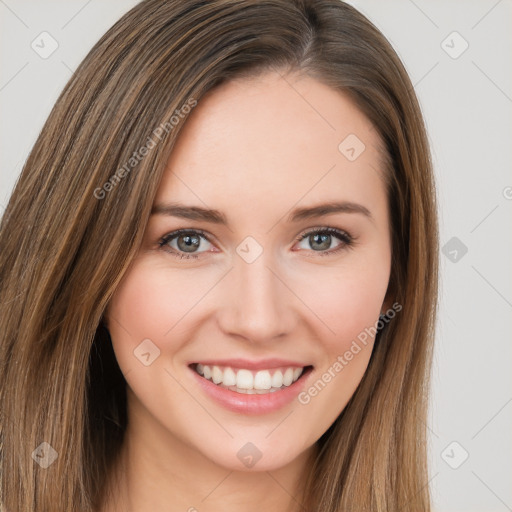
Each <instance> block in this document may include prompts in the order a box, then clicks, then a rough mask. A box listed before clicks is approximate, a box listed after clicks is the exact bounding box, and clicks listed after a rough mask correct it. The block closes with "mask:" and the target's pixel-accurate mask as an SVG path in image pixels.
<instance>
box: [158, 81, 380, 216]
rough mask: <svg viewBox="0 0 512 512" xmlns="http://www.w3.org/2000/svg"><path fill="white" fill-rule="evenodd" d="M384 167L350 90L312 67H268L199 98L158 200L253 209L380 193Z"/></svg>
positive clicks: (372, 132)
mask: <svg viewBox="0 0 512 512" xmlns="http://www.w3.org/2000/svg"><path fill="white" fill-rule="evenodd" d="M347 149H348V150H349V152H348V153H347ZM352 149H353V151H352ZM354 156H355V157H356V158H354ZM383 173H384V169H383V168H382V159H381V152H380V140H379V137H378V134H377V132H376V130H375V129H374V127H373V126H372V124H371V123H370V122H369V121H368V120H367V118H366V117H365V116H364V115H363V114H362V113H361V112H360V111H359V110H358V109H357V108H356V106H355V105H354V104H353V103H352V102H351V101H350V100H349V98H348V97H347V96H346V95H344V94H343V93H342V92H340V91H336V90H334V89H332V88H330V87H328V86H326V85H324V84H323V83H321V82H319V81H317V80H315V79H313V78H311V77H308V76H304V75H297V74H288V75H283V76H281V75H280V74H278V73H275V72H268V73H265V74H262V75H260V76H258V77H255V78H250V79H240V80H232V81H229V82H226V83H224V84H222V85H221V86H220V87H217V88H216V89H214V90H212V91H210V92H209V93H208V94H207V95H206V96H204V97H203V98H201V100H200V101H199V103H198V105H197V106H196V107H195V109H194V110H193V111H192V112H191V114H190V116H189V117H188V119H187V121H186V124H185V125H184V127H183V129H182V131H181V133H180V135H179V138H178V140H177V142H176V145H175V147H174V149H173V152H172V154H171V157H170V159H169V162H168V166H167V170H166V173H165V174H164V177H163V179H162V182H161V184H160V188H159V191H158V193H157V197H156V199H155V203H158V202H159V201H165V200H173V201H176V200H183V201H185V200H187V201H188V202H189V203H190V202H194V203H195V204H201V203H202V205H203V206H204V205H205V204H208V205H209V206H216V207H217V206H222V207H224V206H225V209H226V210H229V204H231V207H232V208H234V207H237V206H238V207H240V208H242V209H243V208H244V207H248V208H250V209H252V210H253V211H254V208H255V207H256V206H257V205H259V206H261V207H265V206H267V207H271V205H272V203H274V202H276V203H277V204H280V205H281V209H286V207H288V208H290V207H292V206H293V205H294V204H296V203H297V202H304V203H307V204H310V203H314V202H318V201H324V200H333V201H334V200H338V199H340V195H341V196H346V197H344V199H350V200H363V199H364V197H365V196H366V197H367V196H368V194H369V193H370V195H371V192H372V190H373V191H374V194H376V193H381V194H382V190H379V189H383V186H384V181H383ZM227 200H229V201H230V203H229V202H226V201H227Z"/></svg>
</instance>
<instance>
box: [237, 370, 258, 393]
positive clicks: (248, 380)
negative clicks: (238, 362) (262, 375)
mask: <svg viewBox="0 0 512 512" xmlns="http://www.w3.org/2000/svg"><path fill="white" fill-rule="evenodd" d="M236 387H237V388H240V389H253V387H254V377H253V376H252V373H251V372H250V371H249V370H238V372H237V374H236Z"/></svg>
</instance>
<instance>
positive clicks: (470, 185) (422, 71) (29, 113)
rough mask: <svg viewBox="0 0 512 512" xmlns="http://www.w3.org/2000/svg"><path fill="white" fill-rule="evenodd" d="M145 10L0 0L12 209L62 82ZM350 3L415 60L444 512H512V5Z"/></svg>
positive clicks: (1, 131)
mask: <svg viewBox="0 0 512 512" xmlns="http://www.w3.org/2000/svg"><path fill="white" fill-rule="evenodd" d="M136 3H137V2H136V0H115V1H114V0H109V1H108V2H107V1H103V2H102V1H100V0H89V1H87V0H67V1H63V0H60V1H55V0H54V1H44V2H43V1H41V0H38V1H26V0H0V44H1V47H0V48H1V49H0V59H1V60H0V63H1V65H0V109H1V119H2V122H1V125H0V154H1V167H0V169H1V171H0V214H1V212H2V211H3V208H4V207H5V205H6V204H7V201H8V197H9V195H10V192H11V190H12V187H13V185H14V182H15V180H16V178H17V176H18V174H19V173H20V171H21V168H22V165H23V163H24V161H25V159H26V157H27V155H28V152H29V150H30V148H31V146H32V145H33V143H34V142H35V139H36V137H37V135H38V133H39V130H40V129H41V127H42V124H43V122H44V120H45V119H46V117H47V115H48V113H49V111H50V109H51V107H52V105H53V104H54V102H55V100H56V98H57V95H58V94H59V92H60V91H61V89H62V87H63V86H64V84H65V83H66V81H67V80H68V79H69V78H70V76H71V74H72V73H73V70H74V69H75V68H76V66H77V65H78V64H79V62H80V61H81V60H82V59H83V58H84V57H85V55H86V54H87V52H88V51H89V49H90V48H91V47H92V45H93V44H94V43H95V42H96V41H97V40H98V38H99V37H100V36H101V35H102V34H103V33H104V32H105V31H106V30H107V29H108V28H109V27H110V26H111V25H112V24H113V23H114V22H115V21H116V20H117V19H118V18H119V17H120V16H121V15H122V14H123V13H124V12H126V11H127V10H129V8H131V7H132V6H133V5H135V4H136ZM350 3H352V4H353V5H355V6H356V7H357V8H358V9H359V10H361V11H362V12H363V13H364V14H366V15H367V16H368V17H369V18H370V19H371V20H372V21H373V22H374V23H375V24H376V25H377V26H378V27H379V28H380V29H381V30H382V31H383V33H384V34H385V35H386V36H387V37H388V39H389V40H390V41H391V42H392V44H393V45H394V47H395V49H396V50H397V52H398V54H399V55H400V56H401V58H402V60H403V61H404V63H405V65H406V67H407V69H408V71H409V73H410V76H411V78H412V82H413V83H414V85H415V89H416V91H417V94H418V96H419V98H420V102H421V105H422V109H423V111H424V115H425V118H426V121H427V126H428V130H429V134H430V139H431V143H432V153H433V158H434V164H435V170H436V176H437V183H438V195H439V203H440V205H439V207H440V223H441V245H442V246H443V247H445V248H444V250H443V253H442V254H441V265H442V269H441V270H442V276H441V277H442V282H441V296H440V314H439V323H438V329H437V331H438V334H437V347H436V353H435V367H434V376H433V390H432V391H433V393H432V407H431V411H430V421H429V425H428V427H429V432H430V443H431V444H430V459H431V474H430V480H429V485H430V486H431V489H432V494H433V498H434V510H435V511H437V512H448V511H449V512H455V511H464V512H473V511H479V512H480V511H482V512H483V511H485V512H502V511H506V510H511V511H512V485H511V484H512V480H511V477H512V460H511V455H512V440H511V432H512V428H511V427H512V386H511V380H512V377H511V374H512V372H511V352H512V349H511V343H510V341H511V339H510V326H511V322H510V320H511V317H512V276H511V274H512V272H511V262H512V257H511V253H512V251H511V245H512V243H511V237H510V233H512V229H511V228H512V226H511V225H512V216H511V209H512V173H511V160H512V158H511V149H510V148H511V142H512V115H511V114H512V68H511V64H510V63H511V62H512V35H511V34H512V30H511V29H512V23H511V22H512V1H510V0H500V1H497V0H478V1H477V0H473V1H464V2H461V1H460V0H451V1H440V0H437V1H432V0H431V1H427V0H414V1H413V0H394V1H383V0H380V1H379V0H351V2H350ZM43 31H47V32H49V33H50V34H51V36H52V37H53V38H54V39H55V40H56V41H57V42H58V45H59V46H58V48H57V50H56V51H55V52H54V53H53V54H52V55H51V56H49V57H48V58H47V59H43V58H41V57H40V56H39V55H38V54H37V53H36V52H35V51H34V50H33V49H32V48H31V43H32V41H34V40H35V44H39V46H40V47H42V46H43V44H44V47H45V48H46V49H48V48H49V44H50V41H49V40H45V42H44V43H42V42H41V37H40V34H41V32H43ZM454 31H455V32H457V33H458V34H459V35H457V34H455V35H454V34H452V33H453V32H454ZM443 41H444V42H443ZM465 41H466V42H467V44H468V45H469V46H468V48H467V50H466V51H464V52H463V53H461V54H460V55H459V53H460V52H461V51H462V50H463V49H464V47H465V44H466V43H465ZM450 54H451V55H450ZM454 57H456V58H454ZM454 237H455V238H456V239H455V240H454ZM464 247H466V248H467V253H466V254H463V248H464ZM461 249H462V250H461ZM35 250H37V248H35ZM452 443H455V444H452ZM466 456H467V457H468V458H467V459H466V460H464V458H465V457H466ZM425 484H427V482H425ZM405 508H407V507H405Z"/></svg>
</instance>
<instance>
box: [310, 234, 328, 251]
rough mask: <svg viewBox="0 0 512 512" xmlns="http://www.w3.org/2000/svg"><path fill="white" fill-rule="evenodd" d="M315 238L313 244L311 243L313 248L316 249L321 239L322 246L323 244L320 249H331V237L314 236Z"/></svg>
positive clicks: (323, 235) (324, 235)
mask: <svg viewBox="0 0 512 512" xmlns="http://www.w3.org/2000/svg"><path fill="white" fill-rule="evenodd" d="M312 236H313V241H314V242H313V243H311V246H312V247H313V248H314V245H315V243H317V241H318V239H320V242H319V243H320V245H322V244H323V246H322V247H320V249H328V248H329V245H331V244H330V238H331V235H326V234H315V235H312Z"/></svg>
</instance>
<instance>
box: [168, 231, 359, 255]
mask: <svg viewBox="0 0 512 512" xmlns="http://www.w3.org/2000/svg"><path fill="white" fill-rule="evenodd" d="M317 233H321V234H325V233H327V234H329V235H333V236H335V237H336V238H337V239H338V240H340V241H341V242H343V243H342V244H340V245H339V246H338V247H336V249H331V250H329V251H314V252H316V253H317V255H318V256H329V255H333V254H336V253H338V252H339V251H342V250H344V249H352V248H353V247H354V245H355V237H353V236H352V235H350V234H349V233H347V232H346V231H342V230H339V229H336V228H330V227H321V228H314V229H310V230H309V231H306V232H304V233H302V234H300V235H299V236H298V237H297V238H296V240H297V241H299V242H301V241H302V240H304V239H305V238H308V237H309V236H311V235H314V234H317ZM182 234H189V235H200V236H202V237H203V238H204V239H205V240H206V241H207V242H209V243H212V242H211V241H210V239H209V238H208V235H207V234H206V233H205V232H204V231H203V230H201V229H178V230H176V231H172V232H171V233H168V234H167V235H165V236H164V237H162V238H161V239H160V241H159V242H158V246H159V248H161V249H163V250H164V251H165V252H167V253H169V254H171V255H172V256H175V257H176V258H179V259H190V258H193V259H198V258H199V257H200V254H202V253H197V254H193V253H181V252H175V249H172V250H168V249H166V248H165V246H166V245H167V244H168V243H169V242H171V241H172V240H174V239H175V238H177V237H178V236H179V235H182Z"/></svg>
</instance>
